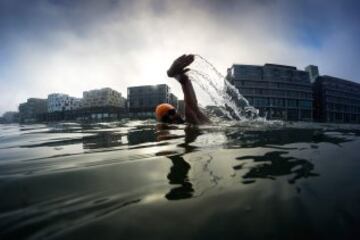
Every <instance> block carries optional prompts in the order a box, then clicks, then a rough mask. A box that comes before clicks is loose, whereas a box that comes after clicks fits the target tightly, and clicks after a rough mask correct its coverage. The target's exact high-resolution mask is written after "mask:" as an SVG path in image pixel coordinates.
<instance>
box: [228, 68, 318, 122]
mask: <svg viewBox="0 0 360 240" xmlns="http://www.w3.org/2000/svg"><path fill="white" fill-rule="evenodd" d="M226 78H227V80H228V81H229V82H230V83H231V84H233V85H234V86H235V87H236V88H237V89H238V90H239V92H240V93H241V94H242V95H243V96H244V97H245V98H246V99H247V100H248V101H249V103H250V104H251V105H252V106H254V107H256V108H257V109H259V111H260V115H262V116H266V117H267V118H268V119H281V120H286V121H312V105H313V96H312V85H311V82H310V77H309V73H308V72H306V71H302V70H298V69H297V68H296V67H292V66H284V65H277V64H265V65H264V66H257V65H238V64H234V65H233V66H232V67H231V68H229V69H228V73H227V77H226Z"/></svg>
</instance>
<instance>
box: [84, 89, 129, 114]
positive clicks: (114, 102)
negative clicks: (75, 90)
mask: <svg viewBox="0 0 360 240" xmlns="http://www.w3.org/2000/svg"><path fill="white" fill-rule="evenodd" d="M97 107H116V108H123V109H125V108H126V99H125V98H124V97H122V96H121V93H119V92H117V91H115V90H113V89H111V88H102V89H94V90H90V91H84V92H83V99H82V101H81V108H97Z"/></svg>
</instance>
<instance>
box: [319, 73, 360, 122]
mask: <svg viewBox="0 0 360 240" xmlns="http://www.w3.org/2000/svg"><path fill="white" fill-rule="evenodd" d="M313 92H314V107H315V108H314V120H316V121H320V122H335V123H360V84H359V83H355V82H351V81H348V80H345V79H341V78H336V77H332V76H327V75H324V76H320V77H318V78H317V79H316V80H315V82H314V84H313Z"/></svg>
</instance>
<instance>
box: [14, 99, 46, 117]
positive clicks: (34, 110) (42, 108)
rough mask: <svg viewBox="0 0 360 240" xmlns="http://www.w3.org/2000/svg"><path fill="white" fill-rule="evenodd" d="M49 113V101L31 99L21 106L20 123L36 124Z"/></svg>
mask: <svg viewBox="0 0 360 240" xmlns="http://www.w3.org/2000/svg"><path fill="white" fill-rule="evenodd" d="M46 112H47V99H41V98H29V99H28V100H27V102H25V103H21V104H20V105H19V115H20V122H35V121H38V120H40V119H39V118H40V115H41V114H43V113H46Z"/></svg>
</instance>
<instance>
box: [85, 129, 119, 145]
mask: <svg viewBox="0 0 360 240" xmlns="http://www.w3.org/2000/svg"><path fill="white" fill-rule="evenodd" d="M121 138H122V135H121V134H118V133H114V132H99V133H97V134H96V135H94V136H89V137H83V148H84V149H97V148H111V147H117V146H120V145H122V141H121Z"/></svg>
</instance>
